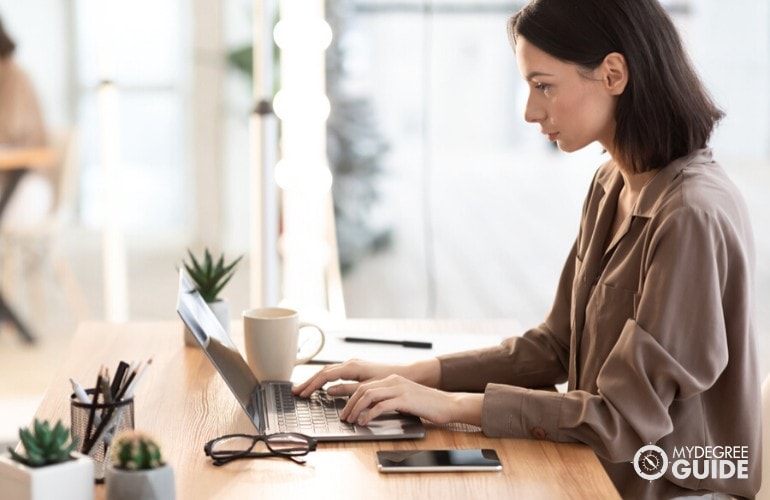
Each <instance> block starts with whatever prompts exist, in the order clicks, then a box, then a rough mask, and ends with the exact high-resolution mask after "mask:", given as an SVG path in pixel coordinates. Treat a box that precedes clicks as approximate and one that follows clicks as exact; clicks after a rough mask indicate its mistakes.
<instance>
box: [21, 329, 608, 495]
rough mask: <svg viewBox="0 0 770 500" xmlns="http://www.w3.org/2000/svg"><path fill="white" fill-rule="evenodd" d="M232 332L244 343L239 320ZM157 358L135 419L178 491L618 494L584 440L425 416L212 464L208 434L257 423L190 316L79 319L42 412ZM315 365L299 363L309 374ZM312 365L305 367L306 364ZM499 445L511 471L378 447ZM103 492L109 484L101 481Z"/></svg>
mask: <svg viewBox="0 0 770 500" xmlns="http://www.w3.org/2000/svg"><path fill="white" fill-rule="evenodd" d="M511 326H512V323H511V322H488V323H487V322H482V323H479V322H474V323H462V322H455V321H446V322H441V321H438V322H437V321H430V322H424V321H389V320H387V321H386V320H381V321H372V320H365V321H364V320H358V321H356V320H350V321H346V322H344V323H342V324H339V325H335V327H334V328H332V327H329V328H328V330H332V329H334V330H336V331H339V330H342V331H347V332H356V333H360V332H366V331H386V330H402V331H409V332H415V331H427V330H431V331H434V332H435V331H446V332H452V331H463V332H471V331H478V332H482V333H495V332H497V333H500V334H501V335H502V334H505V333H508V332H510V327H511ZM233 339H234V340H235V342H236V344H238V345H239V346H242V332H241V331H240V328H239V327H238V322H234V326H233ZM149 357H152V358H153V363H152V367H151V370H150V371H148V372H147V373H146V376H145V377H144V379H143V380H142V383H141V386H140V387H139V388H138V390H137V393H136V396H135V417H136V427H137V428H139V429H142V430H144V431H147V432H149V433H151V434H153V435H155V436H156V437H157V438H158V439H159V440H160V442H161V445H162V447H163V450H164V456H165V458H166V460H167V461H168V462H170V463H171V464H172V465H173V466H174V473H175V478H176V487H177V498H178V499H179V500H187V499H199V498H200V499H212V498H216V499H223V498H225V499H226V498H239V499H241V498H285V499H288V498H302V497H304V498H335V499H344V498H351V499H356V500H360V499H362V498H366V499H369V498H382V499H389V500H392V499H401V498H419V499H425V498H442V499H444V498H462V499H466V498H482V499H483V498H489V499H497V498H566V497H569V498H591V499H596V498H619V496H618V494H617V492H616V491H615V489H614V487H613V485H612V483H611V481H610V479H609V478H608V476H607V475H606V474H605V472H604V469H603V468H602V466H601V464H600V463H599V461H598V459H597V458H596V456H595V455H594V453H593V452H592V451H591V450H590V449H589V448H588V447H586V446H583V445H576V444H555V443H550V442H540V441H529V440H513V439H490V438H487V437H484V435H483V434H481V433H479V432H456V431H451V430H447V429H445V428H438V427H435V426H428V431H427V436H426V438H425V439H422V440H409V441H390V442H365V443H320V444H319V446H318V450H317V451H316V452H314V453H311V454H310V455H309V456H308V461H307V465H306V466H304V467H303V466H299V465H296V464H294V463H292V462H290V461H287V460H282V459H255V460H241V461H236V462H233V463H231V464H228V465H226V466H224V467H215V466H213V465H211V463H210V462H209V460H208V459H207V458H206V457H205V456H204V453H203V445H204V443H205V442H206V441H208V440H209V439H212V438H214V437H217V436H219V435H222V434H227V433H233V432H248V433H253V432H254V428H253V427H252V425H251V424H250V422H248V420H247V419H246V417H245V414H244V412H243V411H242V410H241V409H240V407H239V406H238V404H237V403H236V401H235V398H234V397H233V396H232V395H231V393H230V391H229V390H228V389H227V387H226V386H225V384H224V382H223V381H222V379H221V378H220V377H219V376H218V374H217V372H216V371H215V370H214V368H213V367H212V366H211V364H210V363H209V362H208V360H207V359H206V358H205V356H204V355H203V353H202V352H201V351H200V350H199V349H197V348H194V347H187V348H185V347H184V346H183V340H182V325H181V322H163V323H132V324H121V325H116V324H106V323H85V324H82V325H80V327H79V328H78V330H77V332H76V334H75V337H74V339H73V341H72V344H71V346H70V351H69V353H68V354H66V355H65V356H64V358H63V359H62V362H63V364H62V366H61V367H60V369H59V370H58V372H57V375H56V376H55V377H54V379H53V380H52V382H51V384H50V386H49V389H48V392H47V393H46V395H45V397H44V399H43V401H42V403H41V405H40V408H39V409H38V411H37V414H36V416H37V417H38V418H45V419H49V420H55V419H59V418H61V419H64V420H65V422H69V418H70V417H69V401H68V397H69V394H70V393H71V388H70V384H69V377H74V378H75V379H76V380H78V381H80V382H81V383H82V384H84V385H89V384H92V383H93V382H92V381H91V380H92V379H94V378H95V377H96V374H97V372H98V370H99V366H100V365H101V364H105V365H107V366H108V367H109V368H110V369H111V370H114V367H115V366H117V363H118V361H119V360H121V359H124V360H127V361H131V360H137V361H138V360H144V359H147V358H149ZM311 369H314V367H310V366H302V367H298V369H297V370H295V376H296V378H297V379H302V378H303V377H304V376H305V375H306V374H307V373H309V372H308V371H307V370H311ZM303 370H304V371H305V372H304V373H301V374H300V373H299V372H302V371H303ZM482 447H488V448H494V449H495V450H497V452H498V454H499V455H500V457H501V459H502V462H503V471H502V472H484V473H417V474H392V475H385V474H380V473H378V472H377V468H376V464H375V460H374V454H375V451H376V450H379V449H384V450H393V449H395V450H399V449H428V448H482ZM96 495H97V498H103V495H104V487H103V486H97V487H96Z"/></svg>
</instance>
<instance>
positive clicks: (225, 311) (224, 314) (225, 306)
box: [184, 300, 232, 347]
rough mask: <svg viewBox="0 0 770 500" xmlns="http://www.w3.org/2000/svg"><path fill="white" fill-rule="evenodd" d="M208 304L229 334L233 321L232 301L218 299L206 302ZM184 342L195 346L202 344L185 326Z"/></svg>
mask: <svg viewBox="0 0 770 500" xmlns="http://www.w3.org/2000/svg"><path fill="white" fill-rule="evenodd" d="M206 304H208V306H209V309H211V312H213V313H214V316H216V317H217V319H218V320H219V323H220V324H221V325H222V328H224V329H225V331H226V332H227V333H228V335H229V334H230V323H231V321H232V318H231V317H230V303H229V302H228V301H226V300H217V301H214V302H206ZM184 344H185V345H188V346H193V347H195V346H199V345H200V344H198V342H197V341H196V340H195V337H193V334H192V333H191V332H190V330H189V329H188V328H187V327H185V328H184Z"/></svg>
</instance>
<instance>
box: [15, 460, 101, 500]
mask: <svg viewBox="0 0 770 500" xmlns="http://www.w3.org/2000/svg"><path fill="white" fill-rule="evenodd" d="M72 458H73V459H72V460H68V461H66V462H62V463H59V464H55V465H46V466H44V467H29V466H27V465H24V464H22V463H19V462H17V461H15V460H13V459H12V458H11V457H10V456H9V455H8V454H7V453H6V454H2V455H0V492H2V495H3V498H13V499H18V500H49V499H51V498H56V499H57V500H84V499H85V500H93V498H94V461H93V460H91V458H90V457H88V456H86V455H82V454H80V453H72Z"/></svg>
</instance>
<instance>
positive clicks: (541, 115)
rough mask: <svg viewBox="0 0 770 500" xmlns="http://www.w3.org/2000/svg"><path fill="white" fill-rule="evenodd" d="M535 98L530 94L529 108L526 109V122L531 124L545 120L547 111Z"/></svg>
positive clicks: (528, 99)
mask: <svg viewBox="0 0 770 500" xmlns="http://www.w3.org/2000/svg"><path fill="white" fill-rule="evenodd" d="M533 97H534V96H533V95H532V93H531V92H530V94H529V96H528V97H527V107H526V108H524V120H525V121H527V122H529V123H539V122H542V121H543V120H545V117H546V113H545V109H544V108H543V107H542V106H540V105H538V104H537V103H536V102H535V99H533Z"/></svg>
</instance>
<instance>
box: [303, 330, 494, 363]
mask: <svg viewBox="0 0 770 500" xmlns="http://www.w3.org/2000/svg"><path fill="white" fill-rule="evenodd" d="M346 336H352V337H361V338H374V339H388V340H412V341H419V342H431V343H432V344H433V348H432V349H419V348H414V347H404V346H400V345H387V344H367V343H352V342H345V341H344V340H342V339H343V338H344V337H346ZM504 338H505V337H503V336H500V335H490V334H476V333H424V332H417V333H409V332H403V331H399V332H397V333H393V332H370V331H367V332H366V333H360V334H359V333H356V332H352V331H349V330H346V331H344V332H342V331H333V330H332V331H328V332H327V333H326V343H325V344H324V348H323V349H322V350H321V352H320V353H318V355H317V356H316V357H315V359H317V360H324V361H345V360H348V359H351V358H358V359H366V360H370V361H379V362H383V363H411V362H413V361H419V360H422V359H427V358H433V357H436V356H440V355H443V354H451V353H455V352H461V351H467V350H470V349H478V348H481V347H490V346H494V345H497V344H499V343H500V342H502V341H503V339H504Z"/></svg>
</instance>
